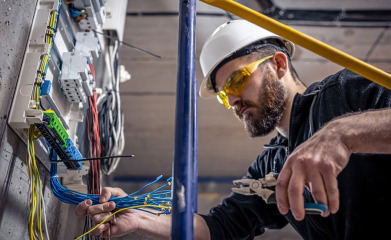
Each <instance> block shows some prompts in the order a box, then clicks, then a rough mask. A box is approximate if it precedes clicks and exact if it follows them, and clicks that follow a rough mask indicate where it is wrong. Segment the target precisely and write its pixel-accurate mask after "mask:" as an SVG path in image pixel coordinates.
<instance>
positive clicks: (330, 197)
mask: <svg viewBox="0 0 391 240" xmlns="http://www.w3.org/2000/svg"><path fill="white" fill-rule="evenodd" d="M350 154H351V151H350V150H349V148H348V147H347V146H346V145H345V144H344V143H343V142H342V140H341V134H340V133H339V132H337V131H335V128H333V124H329V125H326V127H324V128H323V129H321V130H320V131H318V132H317V133H316V134H315V135H314V136H312V137H311V138H310V139H308V140H307V141H306V142H304V143H302V144H301V145H300V146H298V147H297V148H296V149H295V151H293V152H292V154H291V155H290V156H289V157H288V159H287V160H286V162H285V165H284V167H283V169H282V171H281V173H280V174H279V176H278V180H277V184H276V198H277V205H278V208H279V210H280V212H281V214H287V213H288V209H289V208H290V209H291V211H292V214H293V216H294V217H295V219H296V220H303V219H304V215H305V212H304V199H303V192H304V186H307V187H308V189H309V190H310V192H311V194H312V196H313V197H314V199H315V201H316V202H317V203H323V204H325V205H327V207H328V211H327V212H326V213H324V214H323V215H322V216H324V217H327V216H328V215H329V214H330V212H331V213H336V212H337V211H338V208H339V191H338V184H337V175H338V174H339V173H340V172H341V171H342V169H343V168H345V166H346V165H347V163H348V161H349V157H350Z"/></svg>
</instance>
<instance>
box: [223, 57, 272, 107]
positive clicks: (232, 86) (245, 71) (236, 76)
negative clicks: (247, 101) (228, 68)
mask: <svg viewBox="0 0 391 240" xmlns="http://www.w3.org/2000/svg"><path fill="white" fill-rule="evenodd" d="M272 57H273V55H271V56H267V57H264V58H262V59H261V60H258V61H256V62H253V63H251V64H249V65H247V66H245V67H244V68H242V69H241V70H238V71H236V72H234V73H233V74H232V75H231V76H230V77H229V78H228V80H227V82H226V83H225V85H224V87H223V89H222V90H221V91H220V92H219V93H218V94H217V100H219V102H220V103H221V104H223V105H224V106H225V107H226V108H228V109H230V108H231V106H230V105H229V103H228V98H227V95H228V94H230V95H239V94H241V93H242V92H243V90H244V88H245V87H246V85H247V82H248V79H249V78H250V76H251V74H253V73H254V72H255V70H257V68H258V66H259V65H260V64H261V63H263V62H264V61H266V60H268V59H270V58H272Z"/></svg>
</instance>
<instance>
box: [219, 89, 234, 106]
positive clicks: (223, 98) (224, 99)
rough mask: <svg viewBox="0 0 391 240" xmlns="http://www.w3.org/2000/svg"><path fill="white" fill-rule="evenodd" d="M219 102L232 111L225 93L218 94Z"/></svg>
mask: <svg viewBox="0 0 391 240" xmlns="http://www.w3.org/2000/svg"><path fill="white" fill-rule="evenodd" d="M217 100H218V101H219V102H220V103H221V104H223V105H224V107H226V108H228V109H230V108H231V106H230V105H229V103H228V99H227V95H225V93H224V92H223V91H221V92H219V94H217Z"/></svg>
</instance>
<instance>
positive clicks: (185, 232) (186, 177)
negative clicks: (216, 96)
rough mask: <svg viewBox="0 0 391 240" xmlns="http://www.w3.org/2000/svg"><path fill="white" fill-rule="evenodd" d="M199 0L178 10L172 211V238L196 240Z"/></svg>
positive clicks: (184, 0)
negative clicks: (194, 236)
mask: <svg viewBox="0 0 391 240" xmlns="http://www.w3.org/2000/svg"><path fill="white" fill-rule="evenodd" d="M195 20H196V0H181V1H180V7H179V34H178V63H177V68H178V70H177V89H176V109H175V150H174V166H173V168H174V169H173V170H174V172H173V191H172V197H173V208H172V225H171V239H174V240H188V239H193V215H194V204H195V200H194V199H195V198H196V193H195V192H194V188H195V186H196V181H195V166H196V164H197V163H196V160H195V157H196V151H197V148H196V142H197V135H196V132H197V126H196V124H195V119H196V114H195V112H196V107H195V106H196V101H197V99H196V98H195V96H196V94H194V91H195V88H196V87H195V86H196V85H197V84H196V78H195V24H196V22H195Z"/></svg>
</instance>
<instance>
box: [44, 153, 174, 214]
mask: <svg viewBox="0 0 391 240" xmlns="http://www.w3.org/2000/svg"><path fill="white" fill-rule="evenodd" d="M51 152H52V157H53V159H57V154H56V153H55V152H54V151H53V150H52V151H51ZM161 177H162V176H159V177H157V178H156V180H155V181H153V182H151V183H148V184H146V185H145V186H143V187H142V188H141V189H140V190H138V191H136V192H134V193H132V194H129V195H128V196H126V197H111V198H110V200H109V201H113V202H115V204H116V208H118V209H121V208H127V207H135V206H139V205H146V204H147V205H166V204H167V203H169V205H167V209H163V211H164V213H165V214H170V213H171V210H168V207H169V206H171V203H172V198H171V197H167V196H168V195H170V194H171V191H170V190H161V191H158V190H160V189H161V188H163V187H166V186H168V183H167V184H165V185H164V186H161V187H159V188H158V189H156V190H155V191H153V192H150V193H145V194H141V195H138V196H136V199H134V198H130V196H133V195H135V194H137V193H139V192H140V191H141V190H143V189H144V188H146V187H147V186H149V185H151V184H153V183H155V182H157V181H158V180H159V179H160V178H161ZM50 188H51V189H52V191H53V193H54V195H55V196H56V197H57V198H58V199H59V200H60V201H62V202H64V203H68V204H72V205H77V204H79V203H81V202H83V201H85V200H87V199H90V200H91V201H92V204H93V205H95V204H100V202H99V197H100V195H99V194H86V193H79V192H76V191H73V190H70V189H66V188H64V187H63V186H62V185H61V184H60V182H59V181H58V176H57V163H52V164H51V168H50ZM148 196H149V197H148ZM145 198H147V199H145ZM145 203H146V204H145ZM150 208H152V209H156V210H162V209H160V208H157V207H150ZM137 210H140V211H144V212H148V213H151V214H155V215H156V213H153V212H150V211H148V210H144V209H142V208H138V209H137Z"/></svg>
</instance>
